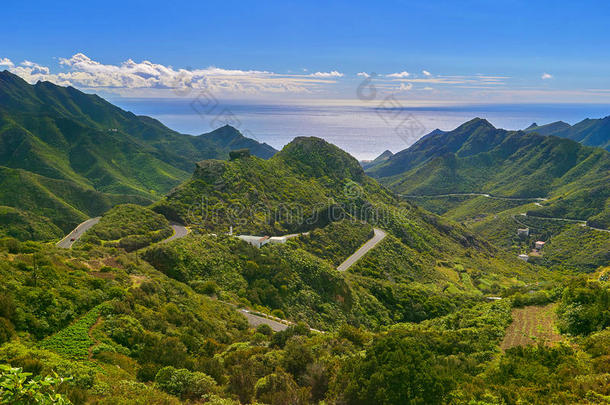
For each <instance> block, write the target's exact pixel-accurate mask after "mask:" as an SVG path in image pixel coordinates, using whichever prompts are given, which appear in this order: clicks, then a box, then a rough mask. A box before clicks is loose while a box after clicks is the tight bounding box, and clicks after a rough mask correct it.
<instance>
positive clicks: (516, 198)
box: [397, 193, 547, 201]
mask: <svg viewBox="0 0 610 405" xmlns="http://www.w3.org/2000/svg"><path fill="white" fill-rule="evenodd" d="M397 195H398V196H399V197H404V198H443V197H462V196H466V197H486V198H492V199H494V200H506V201H547V198H544V197H505V196H498V195H491V194H489V193H449V194H428V195H418V194H397Z"/></svg>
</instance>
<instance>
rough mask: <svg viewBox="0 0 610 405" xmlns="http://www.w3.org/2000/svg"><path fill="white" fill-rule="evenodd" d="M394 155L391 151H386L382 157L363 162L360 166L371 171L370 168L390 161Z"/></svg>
mask: <svg viewBox="0 0 610 405" xmlns="http://www.w3.org/2000/svg"><path fill="white" fill-rule="evenodd" d="M393 155H394V154H393V153H392V152H391V151H389V150H385V151H384V152H383V153H382V154H381V155H379V156H377V157H376V158H375V159H373V160H363V161H361V162H360V165H361V166H362V168H363V169H369V168H371V167H373V166H376V165H378V164H379V163H381V162H385V161H386V160H388V159H389V158H390V157H392V156H393Z"/></svg>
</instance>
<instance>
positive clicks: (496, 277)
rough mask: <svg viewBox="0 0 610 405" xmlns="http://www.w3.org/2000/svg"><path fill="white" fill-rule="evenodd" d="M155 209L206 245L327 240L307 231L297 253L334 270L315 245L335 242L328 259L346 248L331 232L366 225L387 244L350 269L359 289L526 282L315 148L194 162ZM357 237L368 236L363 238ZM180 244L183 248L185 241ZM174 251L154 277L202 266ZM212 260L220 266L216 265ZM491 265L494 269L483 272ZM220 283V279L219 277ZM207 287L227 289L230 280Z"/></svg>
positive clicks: (458, 232) (517, 267)
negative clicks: (237, 239) (273, 238)
mask: <svg viewBox="0 0 610 405" xmlns="http://www.w3.org/2000/svg"><path fill="white" fill-rule="evenodd" d="M153 209H154V210H155V211H157V212H160V213H163V214H164V215H165V216H166V217H168V218H171V219H174V220H176V221H181V222H183V223H185V224H187V225H189V226H191V228H192V229H193V230H194V232H195V233H199V234H203V235H209V234H211V233H214V234H216V235H222V234H226V233H227V232H228V231H229V229H230V227H233V232H234V233H236V234H252V235H282V234H289V233H296V232H303V231H309V230H315V229H320V228H327V229H329V231H328V233H329V236H317V235H318V234H317V233H316V232H315V231H314V232H312V234H311V236H310V238H309V239H306V240H304V241H302V242H303V243H302V244H300V245H299V246H300V247H301V248H303V249H304V250H307V251H311V252H313V253H314V254H316V255H319V256H320V258H322V259H329V258H334V259H332V260H333V262H336V261H337V260H339V259H337V257H343V255H344V253H339V252H337V253H331V252H322V249H321V248H320V246H319V243H320V242H319V241H316V236H317V238H320V239H321V240H323V239H325V238H326V239H335V240H337V242H333V243H332V244H330V245H327V246H326V248H327V249H330V250H332V249H333V248H332V246H350V245H351V243H350V242H348V241H343V240H342V239H341V237H340V236H338V234H340V233H342V232H341V231H337V230H336V229H337V228H336V227H333V226H332V225H331V224H332V223H335V222H337V221H342V220H343V221H349V222H357V223H362V222H366V223H369V224H371V225H373V226H376V227H379V228H383V229H385V230H386V231H387V232H388V233H389V235H388V237H387V238H386V239H385V240H383V241H382V242H381V243H380V245H379V247H378V248H375V250H374V252H377V253H376V254H373V255H372V256H371V257H375V259H370V260H371V261H370V262H363V263H365V264H359V265H357V266H355V267H354V268H353V269H354V270H353V271H354V273H357V274H358V276H355V277H356V278H358V279H359V280H361V281H362V280H364V281H362V282H363V283H365V282H366V283H369V284H370V283H373V284H375V283H378V282H381V283H384V282H387V283H390V284H391V283H392V282H393V281H390V280H394V281H396V280H399V279H400V280H403V281H404V282H408V281H417V282H420V283H423V284H427V285H430V286H434V287H433V289H436V288H438V286H439V285H445V287H447V286H448V285H455V286H456V287H455V291H462V292H468V293H474V292H475V291H477V288H476V287H474V286H473V285H472V284H471V283H470V282H466V284H464V279H463V278H461V277H463V276H460V274H459V273H460V272H462V271H463V272H466V273H468V272H477V274H478V275H479V276H478V277H480V278H481V280H485V281H482V282H481V284H480V286H481V287H482V288H487V287H489V286H490V285H491V284H493V283H498V284H496V285H497V286H499V285H500V284H503V283H508V284H510V283H511V282H510V281H508V280H509V279H510V278H513V277H515V278H519V279H520V278H523V277H527V274H529V273H528V271H529V270H528V269H527V267H523V266H522V262H519V261H516V258H515V257H514V256H512V255H511V256H508V255H506V254H505V253H504V252H502V251H500V250H498V249H496V248H494V247H493V246H491V245H490V244H488V243H487V242H485V241H484V240H481V239H479V238H477V237H475V236H474V235H473V234H472V233H471V232H469V231H467V230H466V229H465V228H464V227H461V226H459V225H457V224H455V223H451V222H449V221H446V220H443V219H442V218H440V217H438V216H436V215H433V214H430V213H428V212H426V211H423V210H421V209H419V208H418V207H417V206H415V205H412V204H409V203H406V202H401V201H400V200H399V199H398V198H397V197H396V196H394V195H393V194H392V193H390V192H389V191H388V190H387V189H385V188H384V187H382V186H380V185H379V184H378V183H377V182H376V181H375V180H373V179H372V178H370V177H368V176H367V175H365V173H364V171H363V169H362V168H361V167H360V165H359V163H358V161H357V160H356V159H354V158H353V157H352V156H350V155H349V154H347V153H346V152H344V151H342V150H341V149H339V148H337V147H336V146H334V145H332V144H329V143H327V142H326V141H324V140H322V139H319V138H313V137H310V138H296V139H294V140H293V141H292V142H291V143H289V144H288V145H286V146H285V147H284V148H283V149H282V150H281V151H280V152H278V153H277V154H276V155H275V156H273V157H272V158H271V159H269V160H263V159H260V158H257V157H255V156H243V157H240V158H236V159H233V160H231V161H219V160H206V161H202V162H199V163H198V164H197V169H196V170H195V173H194V174H193V176H192V178H191V179H190V180H189V181H187V182H185V183H184V184H182V185H181V186H179V187H176V188H175V189H173V190H172V192H170V193H169V194H168V195H167V196H166V197H165V198H163V199H162V200H160V201H158V202H157V203H155V204H154V205H153ZM331 232H333V233H332V235H333V236H330V233H331ZM362 232H364V233H365V234H368V233H370V228H368V230H367V229H363V230H362ZM344 233H349V234H350V235H355V236H354V238H355V239H356V240H361V238H362V236H361V232H360V231H358V230H349V229H348V230H346V231H344ZM358 235H360V236H358ZM344 237H347V236H344ZM311 238H314V239H313V241H312V239H311ZM182 243H183V244H184V243H188V241H187V240H186V238H185V241H184V242H182ZM308 243H311V247H308V246H307V244H308ZM352 243H353V242H352ZM209 244H210V242H207V241H206V242H205V243H204V245H209ZM172 246H173V245H171V244H170V245H169V246H167V245H164V246H158V247H156V248H155V249H156V252H157V253H155V254H154V255H152V257H153V259H152V260H153V261H154V262H156V263H164V264H163V267H158V268H159V269H160V270H162V271H164V272H169V271H174V270H175V269H179V268H185V269H187V268H189V266H188V264H186V263H187V262H190V261H191V260H193V261H195V262H197V263H199V264H201V261H202V260H203V259H202V258H201V255H199V254H195V255H194V256H193V257H192V258H191V259H189V258H188V257H189V256H190V253H188V251H187V250H188V249H187V247H186V246H182V247H181V249H179V251H172V249H173V248H172ZM316 246H317V247H316ZM337 249H339V250H340V248H337ZM371 254H372V252H371ZM159 257H162V258H163V259H159ZM210 260H211V261H210V263H217V264H218V263H219V261H218V260H220V259H218V260H217V259H212V258H210ZM227 260H228V259H227ZM185 261H186V262H185ZM491 262H493V263H494V264H493V265H492V266H491V267H490V266H489V263H491ZM485 263H487V264H485ZM210 266H212V264H210ZM227 266H229V267H231V268H234V269H239V267H240V265H236V264H231V265H229V264H227ZM206 268H210V269H211V267H206ZM172 269H174V270H172ZM460 269H468V270H460ZM185 271H186V270H185ZM206 271H207V270H206ZM210 271H211V270H210ZM325 271H326V270H325ZM350 272H351V271H350ZM214 273H216V271H214ZM223 275H225V272H223V271H221V272H220V273H219V274H218V276H219V277H224V276H223ZM360 277H362V278H360ZM214 280H215V281H216V282H218V283H224V282H226V281H229V280H234V278H231V277H230V278H229V279H228V280H225V279H214ZM371 280H373V281H371ZM492 280H493V281H492ZM483 286H487V287H483ZM431 288H432V287H431ZM452 291H453V289H452ZM386 298H387V297H386ZM377 299H381V298H377ZM284 309H285V308H284Z"/></svg>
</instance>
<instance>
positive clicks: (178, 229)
mask: <svg viewBox="0 0 610 405" xmlns="http://www.w3.org/2000/svg"><path fill="white" fill-rule="evenodd" d="M170 226H171V227H172V229H173V230H174V233H173V235H172V236H170V237H169V238H166V239H163V240H162V241H160V242H159V243H167V242H171V241H173V240H176V239H180V238H184V237H185V236H186V235H188V233H189V231H188V229H186V227H185V226H183V225H180V224H174V223H172V224H171V225H170Z"/></svg>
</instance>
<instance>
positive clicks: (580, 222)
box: [512, 212, 610, 232]
mask: <svg viewBox="0 0 610 405" xmlns="http://www.w3.org/2000/svg"><path fill="white" fill-rule="evenodd" d="M519 215H520V216H522V217H530V218H536V219H544V220H548V221H562V222H569V223H572V224H578V225H580V226H582V227H584V228H589V229H593V230H595V231H600V232H610V229H602V228H595V227H593V226H589V225H587V221H585V220H584V219H569V218H556V217H539V216H536V215H527V212H523V213H521V214H519ZM512 217H513V220H515V222H517V223H519V224H521V225H523V226H526V227H527V226H528V225H527V224H524V223H523V222H521V221H519V220H518V219H517V217H516V215H515V214H513V215H512ZM532 228H534V227H532Z"/></svg>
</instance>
